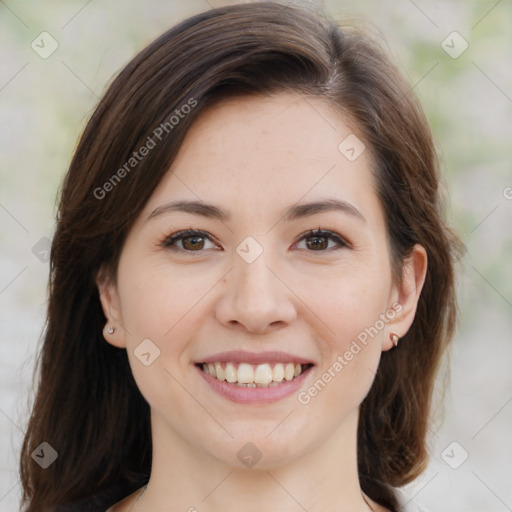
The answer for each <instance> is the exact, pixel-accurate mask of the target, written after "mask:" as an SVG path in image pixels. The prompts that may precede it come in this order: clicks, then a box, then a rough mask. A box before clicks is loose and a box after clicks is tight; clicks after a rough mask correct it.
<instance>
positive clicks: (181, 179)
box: [114, 93, 395, 467]
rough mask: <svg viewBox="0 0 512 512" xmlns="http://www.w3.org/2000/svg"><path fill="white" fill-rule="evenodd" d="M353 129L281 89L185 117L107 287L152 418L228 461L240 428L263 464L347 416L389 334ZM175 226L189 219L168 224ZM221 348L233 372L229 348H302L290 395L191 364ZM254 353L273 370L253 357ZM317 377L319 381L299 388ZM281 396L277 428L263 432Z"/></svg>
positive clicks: (387, 276)
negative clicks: (140, 353) (142, 352)
mask: <svg viewBox="0 0 512 512" xmlns="http://www.w3.org/2000/svg"><path fill="white" fill-rule="evenodd" d="M351 135H353V136H354V137H355V136H356V135H355V134H353V132H352V130H351V129H350V128H349V126H348V124H345V123H344V120H343V118H341V117H340V116H339V114H335V113H334V112H333V109H331V108H330V106H329V105H328V104H327V103H325V102H323V101H322V100H319V99H310V98H309V99H306V98H304V97H301V96H298V95H294V94H284V93H283V94H279V95H274V96H272V97H263V98H238V99H232V100H229V101H225V102H223V103H219V104H216V105H214V106H211V107H209V108H208V109H207V110H206V111H204V112H203V113H202V114H201V116H200V117H199V119H198V120H197V121H196V123H195V124H194V125H193V126H192V128H191V129H190V131H189V132H188V134H187V136H186V138H185V140H184V142H183V145H182V147H181V148H180V151H179V153H178V155H177V157H176V159H175V160H174V162H173V165H172V167H171V169H170V170H169V172H168V173H167V174H166V176H165V177H164V179H163V180H162V182H161V183H160V184H159V186H158V187H157V189H156V190H155V192H154V194H153V195H152V197H151V198H150V200H149V202H148V204H147V205H146V207H145V209H144V211H143V212H142V214H141V215H140V217H139V219H138V220H137V221H136V223H135V225H134V227H133V229H132V230H131V232H130V234H129V236H128V238H127V240H126V243H125V246H124V248H123V251H122V254H121V258H120V262H119V268H118V276H117V287H116V289H115V293H114V295H117V298H118V301H117V304H118V310H117V313H118V316H119V318H120V320H121V321H122V322H123V325H125V327H126V331H125V332H126V334H125V339H124V344H125V346H126V347H127V350H128V354H129V358H130V364H131V367H132V371H133V374H134V377H135V379H136V381H137V384H138V386H139V388H140V389H141V392H142V393H143V395H144V396H145V398H146V399H147V401H148V402H149V404H150V406H151V408H152V411H153V413H154V415H155V417H156V418H157V419H156V420H155V421H154V422H153V423H154V424H153V428H154V429H161V430H165V431H166V432H171V433H173V434H172V435H175V436H176V438H179V439H180V440H181V442H183V440H185V441H186V442H188V443H190V445H191V446H194V447H196V448H197V449H200V450H203V451H204V453H207V454H209V455H211V456H213V457H215V458H216V459H218V460H224V461H229V462H230V463H237V460H236V450H235V447H239V446H240V442H241V440H244V439H251V440H252V442H254V443H255V444H256V445H258V446H261V447H264V449H265V454H266V459H265V460H266V464H268V465H269V467H271V466H272V465H273V464H278V463H282V462H283V461H286V460H289V459H290V458H291V457H299V456H300V455H301V454H304V453H306V452H307V451H309V450H311V449H313V448H314V447H316V446H318V445H319V444H321V442H322V440H325V439H326V438H331V437H332V436H335V433H336V432H340V429H343V428H346V425H347V423H349V422H351V421H353V420H354V418H355V417H357V410H358V407H359V404H360V403H361V401H362V400H363V399H364V397H365V396H366V394H367V392H368V390H369V388H370V386H371V384H372V382H373V378H374V370H375V369H376V367H377V365H378V362H379V358H380V354H381V351H382V347H383V339H384V336H385V335H386V333H387V331H386V328H387V326H386V328H381V329H376V330H377V332H376V333H374V331H372V330H371V328H374V329H375V324H376V321H377V320H379V315H382V314H385V313H386V311H387V310H388V309H389V308H390V307H391V304H392V303H393V299H394V294H395V288H394V286H393V282H392V279H391V269H390V263H389V257H388V248H387V242H386V230H385V221H384V213H383V211H382V207H381V205H380V203H379V200H378V198H377V196H376V194H375V190H374V183H373V177H372V174H371V171H370V161H369V158H370V157H369V155H368V152H367V151H362V153H361V154H360V155H359V156H358V157H357V158H355V159H353V158H348V157H347V154H346V151H345V149H346V148H345V147H344V146H343V145H342V146H341V148H342V149H340V143H341V142H342V141H344V140H346V139H347V137H349V136H351ZM349 149H350V148H349ZM344 151H345V152H344ZM348 156H350V157H352V156H353V155H352V153H351V152H349V153H348ZM194 202H195V203H196V204H193V203H194ZM185 203H186V204H185ZM197 203H199V206H198V204H197ZM306 204H309V205H310V206H309V207H306V206H304V205H306ZM205 205H209V206H211V208H209V209H208V208H205ZM219 212H220V213H219ZM186 230H190V231H192V232H196V233H193V234H189V235H188V236H189V238H188V239H187V240H186V241H185V240H184V239H183V238H181V239H173V237H174V236H175V235H176V234H178V233H179V232H181V231H186ZM197 231H199V232H201V233H197ZM309 232H313V233H312V234H309V235H307V234H308V233H309ZM204 234H206V235H207V236H206V237H203V238H201V236H202V235H204ZM305 235H307V236H305ZM331 235H332V236H331ZM197 237H200V238H199V239H198V238H197ZM163 238H164V239H166V243H165V244H164V243H163V242H164V240H163ZM193 240H195V242H194V243H193ZM166 244H167V245H166ZM196 248H197V249H196ZM365 329H367V330H369V332H371V333H372V336H370V335H368V336H367V337H366V339H365V342H364V343H363V342H362V341H361V338H364V336H360V335H361V333H362V332H365ZM128 333H129V334H128ZM358 336H360V337H359V338H358ZM145 339H149V340H151V341H152V343H154V345H155V346H156V347H158V350H159V357H158V358H157V359H155V361H154V363H153V364H152V365H149V366H145V365H144V364H140V361H139V360H138V359H137V357H136V356H135V355H134V351H136V349H137V347H138V346H139V345H140V343H141V341H142V340H145ZM354 343H356V344H357V346H358V347H359V350H357V348H355V345H354ZM226 352H232V354H231V355H230V356H229V357H232V358H233V359H234V361H232V362H233V363H234V366H235V369H237V367H238V371H239V372H240V371H242V370H244V371H245V367H243V368H242V370H241V369H240V368H239V365H240V364H241V363H244V362H245V361H242V360H240V361H236V360H235V359H236V358H237V357H239V356H240V353H244V354H246V353H251V354H252V357H254V354H256V355H258V354H262V353H264V354H268V356H266V357H268V358H269V359H270V360H269V361H268V363H269V366H270V370H272V369H273V368H272V367H273V366H275V365H276V364H278V363H279V362H280V361H276V360H275V353H276V352H279V353H281V354H283V353H284V354H288V355H289V358H290V359H291V360H290V361H289V362H290V363H295V360H297V359H299V358H300V360H301V361H303V364H302V366H301V368H302V369H304V370H305V372H304V374H303V375H299V377H300V378H301V380H300V386H298V387H296V388H293V391H292V392H290V393H289V394H287V395H286V394H285V396H282V397H281V398H279V399H275V400H270V401H268V402H265V403H264V404H260V403H258V402H256V403H253V404H252V405H250V403H249V402H247V403H245V402H243V400H242V402H240V401H237V400H235V399H233V397H228V395H226V394H223V393H222V391H219V388H218V387H215V386H212V385H210V381H209V380H208V379H210V380H212V379H213V377H212V376H211V375H209V376H207V377H205V376H204V375H202V373H204V372H203V370H202V368H204V367H203V365H202V363H203V362H204V361H206V360H207V361H209V362H211V361H210V360H211V358H215V357H216V355H218V354H224V353H226ZM233 353H236V354H238V356H237V355H236V354H233ZM350 354H352V356H351V355H350ZM223 357H224V356H223ZM243 357H244V356H240V358H241V359H243ZM281 357H282V355H281ZM219 358H220V359H221V360H220V361H219V362H220V363H222V364H221V370H220V372H221V374H222V375H224V376H225V379H227V377H226V375H228V373H229V372H230V371H231V369H230V367H229V368H227V367H226V364H227V363H228V362H229V361H226V360H225V359H223V358H222V357H220V356H219ZM340 358H342V359H343V364H342V363H341V362H340ZM263 359H264V357H263ZM335 363H337V364H335ZM259 365H263V366H262V369H259V370H258V366H259ZM213 366H214V365H213ZM250 366H252V368H253V371H258V372H260V374H261V375H263V374H264V373H265V372H267V374H268V371H269V370H268V368H267V367H266V366H265V361H262V360H259V359H258V358H257V357H256V359H254V362H253V363H251V364H250ZM285 367H286V364H284V368H285ZM340 368H341V369H340ZM246 370H247V372H248V375H249V377H247V378H248V379H249V380H250V379H251V375H252V374H251V373H250V372H251V370H250V369H248V368H247V369H246ZM336 370H337V371H336ZM216 371H219V370H216ZM279 371H280V370H279V369H278V370H277V373H279ZM201 372H202V373H201ZM210 373H211V371H210ZM237 375H238V378H241V377H240V374H237ZM325 375H327V377H325ZM333 375H334V376H333ZM329 376H330V378H329ZM299 377H297V378H299ZM262 378H264V377H262ZM277 378H278V377H277ZM294 378H295V377H294ZM319 380H320V381H322V382H324V381H328V383H325V382H324V384H325V386H323V387H321V389H317V391H316V392H315V391H312V392H311V393H309V391H308V390H310V389H312V388H313V387H314V385H315V383H316V382H318V381H319ZM217 381H219V382H221V381H220V380H219V379H217ZM283 382H284V381H283ZM290 382H291V383H293V380H291V381H290ZM297 382H299V381H297ZM228 385H229V386H234V384H228V383H227V382H226V380H224V381H222V386H228ZM293 385H295V383H293V384H290V386H293ZM317 387H319V386H317ZM277 388H278V386H274V387H271V388H269V389H277ZM239 389H242V388H240V387H239ZM243 389H245V391H241V392H240V393H242V394H243V393H246V394H248V393H249V392H250V389H248V388H243ZM256 391H257V390H256ZM300 393H302V395H301V396H308V397H309V400H308V402H307V404H305V403H304V401H302V402H301V401H300V400H299V399H298V397H299V395H300ZM304 393H305V395H304ZM244 396H245V395H244ZM198 404H208V412H206V410H205V409H204V408H202V407H201V406H200V405H198ZM290 410H293V411H294V412H293V415H292V416H290V418H289V419H288V420H287V422H286V423H287V428H286V429H277V430H276V431H275V432H274V433H273V435H272V436H270V437H269V436H268V433H269V432H270V431H271V430H272V429H274V428H275V425H276V424H277V423H278V422H279V421H280V420H282V418H283V417H284V416H285V415H286V414H289V411H290ZM241 411H243V414H241ZM219 418H221V420H219ZM311 418H322V421H311ZM219 421H220V423H221V424H222V426H223V428H224V429H225V430H227V431H229V432H230V435H231V436H232V437H231V438H230V437H229V436H226V434H225V432H224V431H223V428H219ZM299 438H300V443H299V442H298V440H299ZM290 443H292V444H293V445H294V446H295V447H296V449H294V450H290ZM297 446H299V447H298V448H297Z"/></svg>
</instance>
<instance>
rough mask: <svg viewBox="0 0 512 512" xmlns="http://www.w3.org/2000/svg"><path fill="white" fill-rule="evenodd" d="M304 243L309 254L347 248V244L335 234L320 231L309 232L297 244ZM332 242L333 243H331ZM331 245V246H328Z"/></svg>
mask: <svg viewBox="0 0 512 512" xmlns="http://www.w3.org/2000/svg"><path fill="white" fill-rule="evenodd" d="M303 240H304V241H305V245H306V249H307V250H309V251H310V252H311V251H313V252H327V251H328V250H329V252H330V250H331V249H341V248H343V247H349V244H348V243H347V242H346V241H345V240H343V238H341V236H339V235H338V234H336V233H333V232H332V231H326V230H322V229H318V230H314V231H309V232H308V233H306V234H305V235H304V236H302V238H301V239H300V240H299V242H302V241H303ZM332 242H333V243H332ZM330 243H331V245H329V244H330Z"/></svg>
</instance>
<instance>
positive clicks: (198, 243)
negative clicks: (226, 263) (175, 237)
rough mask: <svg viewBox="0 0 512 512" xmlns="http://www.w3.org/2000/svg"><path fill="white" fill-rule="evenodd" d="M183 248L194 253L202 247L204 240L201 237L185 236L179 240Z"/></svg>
mask: <svg viewBox="0 0 512 512" xmlns="http://www.w3.org/2000/svg"><path fill="white" fill-rule="evenodd" d="M181 241H182V245H183V248H184V249H186V250H189V251H195V250H197V249H202V248H203V247H204V238H203V237H201V236H187V237H185V238H182V239H181Z"/></svg>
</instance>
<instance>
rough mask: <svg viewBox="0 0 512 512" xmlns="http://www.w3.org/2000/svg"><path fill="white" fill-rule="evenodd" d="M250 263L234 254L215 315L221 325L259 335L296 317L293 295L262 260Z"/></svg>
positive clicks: (286, 323)
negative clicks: (232, 265) (232, 266)
mask: <svg viewBox="0 0 512 512" xmlns="http://www.w3.org/2000/svg"><path fill="white" fill-rule="evenodd" d="M264 255H265V252H264V253H263V254H262V255H260V257H259V258H258V259H256V260H255V261H253V262H252V263H247V262H246V261H244V260H243V259H242V258H240V257H239V256H238V255H235V256H234V258H235V263H234V268H233V269H232V271H231V272H229V273H228V274H227V276H226V277H225V279H224V283H223V293H222V296H221V297H220V298H219V300H218V302H217V306H216V316H217V319H218V321H219V322H221V323H222V324H223V325H225V326H229V327H234V326H236V327H237V328H239V329H241V330H245V331H249V332H251V333H256V334H263V333H266V332H270V331H272V330H275V329H279V328H283V327H284V326H286V325H289V324H290V323H291V322H292V321H293V320H294V319H295V318H296V315H297V313H296V308H295V305H294V302H293V297H294V295H293V293H292V291H291V290H290V288H289V287H288V286H287V285H286V283H285V282H284V280H283V279H282V277H280V276H279V273H278V272H277V271H276V270H274V269H273V268H272V266H271V265H270V262H269V261H267V259H266V258H265V257H264Z"/></svg>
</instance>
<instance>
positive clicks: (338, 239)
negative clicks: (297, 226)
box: [297, 228, 352, 253]
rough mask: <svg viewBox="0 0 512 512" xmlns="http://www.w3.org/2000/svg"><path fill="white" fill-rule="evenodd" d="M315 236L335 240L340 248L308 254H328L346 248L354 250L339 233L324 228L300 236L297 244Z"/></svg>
mask: <svg viewBox="0 0 512 512" xmlns="http://www.w3.org/2000/svg"><path fill="white" fill-rule="evenodd" d="M315 236H317V237H326V238H330V239H332V240H335V241H336V242H337V244H338V247H331V248H330V249H326V250H323V251H308V252H312V253H314V252H318V253H326V252H331V251H332V250H334V249H341V248H344V247H347V248H352V244H351V243H350V242H349V241H348V240H347V239H346V238H344V237H342V236H341V235H339V234H338V233H336V232H334V231H330V230H328V229H322V228H318V229H311V230H309V231H307V232H306V233H304V234H302V235H300V237H299V239H298V240H297V243H298V242H301V241H302V240H304V239H306V238H310V237H315Z"/></svg>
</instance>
